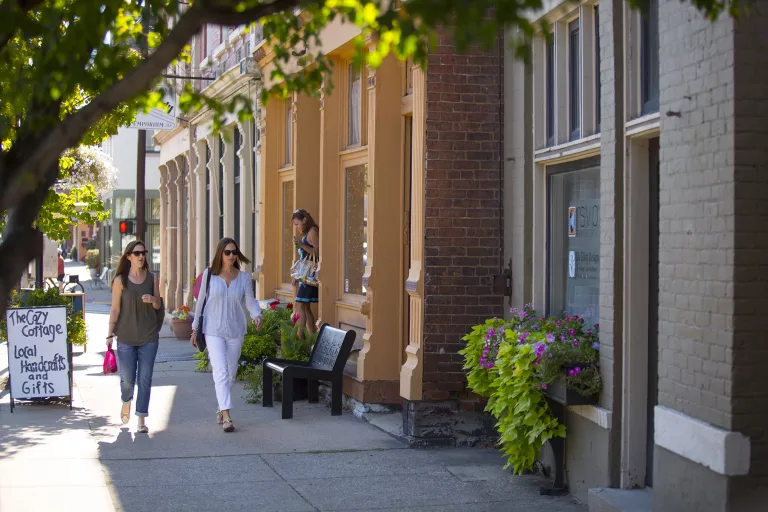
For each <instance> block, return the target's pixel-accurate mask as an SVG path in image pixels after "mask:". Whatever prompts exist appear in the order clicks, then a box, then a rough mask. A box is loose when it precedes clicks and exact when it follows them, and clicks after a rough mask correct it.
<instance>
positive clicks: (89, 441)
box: [0, 308, 585, 512]
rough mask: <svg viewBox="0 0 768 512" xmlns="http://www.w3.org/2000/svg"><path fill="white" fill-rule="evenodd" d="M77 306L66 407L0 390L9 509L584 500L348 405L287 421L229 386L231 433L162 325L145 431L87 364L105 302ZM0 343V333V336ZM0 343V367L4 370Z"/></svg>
mask: <svg viewBox="0 0 768 512" xmlns="http://www.w3.org/2000/svg"><path fill="white" fill-rule="evenodd" d="M94 309H98V308H87V316H86V317H87V324H88V331H89V332H88V333H89V340H91V341H90V343H89V350H88V352H87V353H82V352H76V354H75V357H74V365H75V381H76V389H75V404H74V405H75V408H74V410H73V411H69V410H68V408H66V407H63V406H57V405H48V406H42V405H19V406H18V407H17V408H16V410H15V412H14V413H13V414H10V412H9V408H8V399H9V397H8V392H7V391H4V392H3V393H2V394H0V512H17V511H25V512H26V511H49V510H50V511H68V510H73V511H75V510H76V511H78V512H88V511H94V512H112V511H130V512H134V511H136V512H147V511H198V510H199V511H210V510H224V511H227V512H234V511H238V510H243V511H276V512H283V511H285V512H288V511H296V512H299V511H331V510H355V511H366V510H369V511H374V510H376V511H379V512H388V511H404V510H413V511H434V512H438V511H462V512H464V511H466V512H480V511H485V512H490V511H526V512H527V511H542V512H544V511H552V512H554V511H563V512H576V511H579V512H581V511H584V510H585V507H583V506H582V505H581V504H579V503H576V502H574V500H573V499H572V498H570V497H559V498H553V497H547V496H539V493H538V486H537V484H538V483H539V481H538V480H537V478H536V477H512V476H511V475H510V473H509V472H505V471H503V470H501V466H502V464H503V462H502V460H501V457H500V456H499V454H498V452H497V451H494V450H481V449H456V448H443V449H434V450H426V449H420V450H416V449H408V448H407V447H406V446H405V445H403V444H402V443H401V442H400V441H398V440H396V439H394V438H393V437H391V436H389V435H388V434H385V433H384V432H382V431H380V430H378V429H377V428H375V427H374V426H372V425H370V424H368V423H366V422H364V421H362V420H359V419H356V418H355V417H354V416H353V415H352V414H350V413H349V412H345V413H344V415H343V416H341V417H332V416H331V415H330V410H329V408H328V407H327V406H326V405H325V404H308V403H307V402H306V401H304V402H297V403H296V406H295V413H294V414H295V416H294V418H293V419H292V420H282V419H280V409H279V404H278V407H276V408H262V407H261V406H260V405H251V404H246V403H244V401H243V400H242V396H243V395H244V394H245V392H244V391H243V389H242V384H240V383H238V384H236V385H235V390H234V391H233V400H234V404H233V412H232V415H233V418H234V419H235V424H236V426H237V428H238V430H237V432H235V433H232V434H225V433H223V432H222V431H221V428H220V426H219V425H216V423H215V415H214V413H215V410H216V400H215V394H214V390H213V383H212V381H211V375H210V374H207V373H197V372H195V371H194V366H195V362H194V361H192V360H191V356H192V354H193V353H194V349H192V347H190V346H189V344H188V343H186V342H185V341H178V340H176V339H175V338H173V337H172V335H171V334H170V332H169V331H168V330H167V328H164V330H163V332H162V338H161V341H160V351H159V353H158V362H157V364H156V365H155V374H154V381H153V388H152V400H151V404H150V415H149V418H148V421H147V424H148V426H149V428H150V433H149V434H148V435H146V434H145V435H142V434H135V424H136V423H135V418H133V417H132V418H131V423H130V424H129V425H128V426H127V428H126V427H125V426H123V425H121V423H120V419H119V410H120V395H119V378H118V377H117V376H114V375H110V376H104V375H102V372H101V365H102V361H103V353H104V342H103V341H102V340H103V339H104V336H105V335H106V328H107V311H104V312H103V313H100V312H96V311H94ZM3 345H4V344H3ZM6 350H7V349H6V347H5V346H0V354H2V358H0V378H1V377H3V376H4V375H6V374H7V370H6V368H7V367H6V366H5V365H4V362H5V361H4V358H5V356H6V355H7V354H6Z"/></svg>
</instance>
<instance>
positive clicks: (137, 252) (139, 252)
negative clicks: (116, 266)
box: [131, 251, 149, 258]
mask: <svg viewBox="0 0 768 512" xmlns="http://www.w3.org/2000/svg"><path fill="white" fill-rule="evenodd" d="M148 252H149V251H131V254H133V255H134V256H136V257H137V258H138V257H139V256H146V255H147V253H148Z"/></svg>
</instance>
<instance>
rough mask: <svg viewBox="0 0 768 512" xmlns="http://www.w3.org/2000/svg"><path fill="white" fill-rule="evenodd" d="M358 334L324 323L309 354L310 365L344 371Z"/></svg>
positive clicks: (322, 368) (321, 368) (319, 368)
mask: <svg viewBox="0 0 768 512" xmlns="http://www.w3.org/2000/svg"><path fill="white" fill-rule="evenodd" d="M356 334H357V333H356V332H355V331H344V330H342V329H336V328H335V327H331V326H330V325H328V324H323V326H322V327H320V333H319V334H318V335H317V341H315V346H314V347H313V348H312V354H311V355H310V356H309V365H310V366H311V367H312V368H317V369H318V370H331V371H336V372H340V371H343V370H344V365H345V364H347V358H348V357H349V353H350V352H351V351H352V345H354V343H355V335H356Z"/></svg>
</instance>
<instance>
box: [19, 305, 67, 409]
mask: <svg viewBox="0 0 768 512" xmlns="http://www.w3.org/2000/svg"><path fill="white" fill-rule="evenodd" d="M6 318H7V321H8V370H9V372H10V381H11V382H10V384H11V411H13V401H14V400H19V399H22V400H28V399H33V398H49V397H69V399H70V407H71V399H72V380H71V373H70V367H71V364H70V358H71V352H70V347H69V344H68V343H67V308H66V307H65V306H49V307H45V306H42V307H31V308H9V309H8V311H7V312H6Z"/></svg>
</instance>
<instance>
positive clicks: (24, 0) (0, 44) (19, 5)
mask: <svg viewBox="0 0 768 512" xmlns="http://www.w3.org/2000/svg"><path fill="white" fill-rule="evenodd" d="M41 3H43V0H19V1H18V2H3V3H2V4H0V17H2V18H8V17H9V16H10V15H11V13H12V12H13V10H14V9H19V10H20V11H24V12H29V11H31V10H32V9H34V8H35V7H37V6H38V5H40V4H41ZM15 33H16V27H15V26H13V27H12V28H11V30H10V31H9V32H6V33H4V34H2V35H0V52H2V51H3V50H4V49H5V47H6V46H8V42H9V41H10V40H11V39H12V38H13V34H15Z"/></svg>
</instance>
